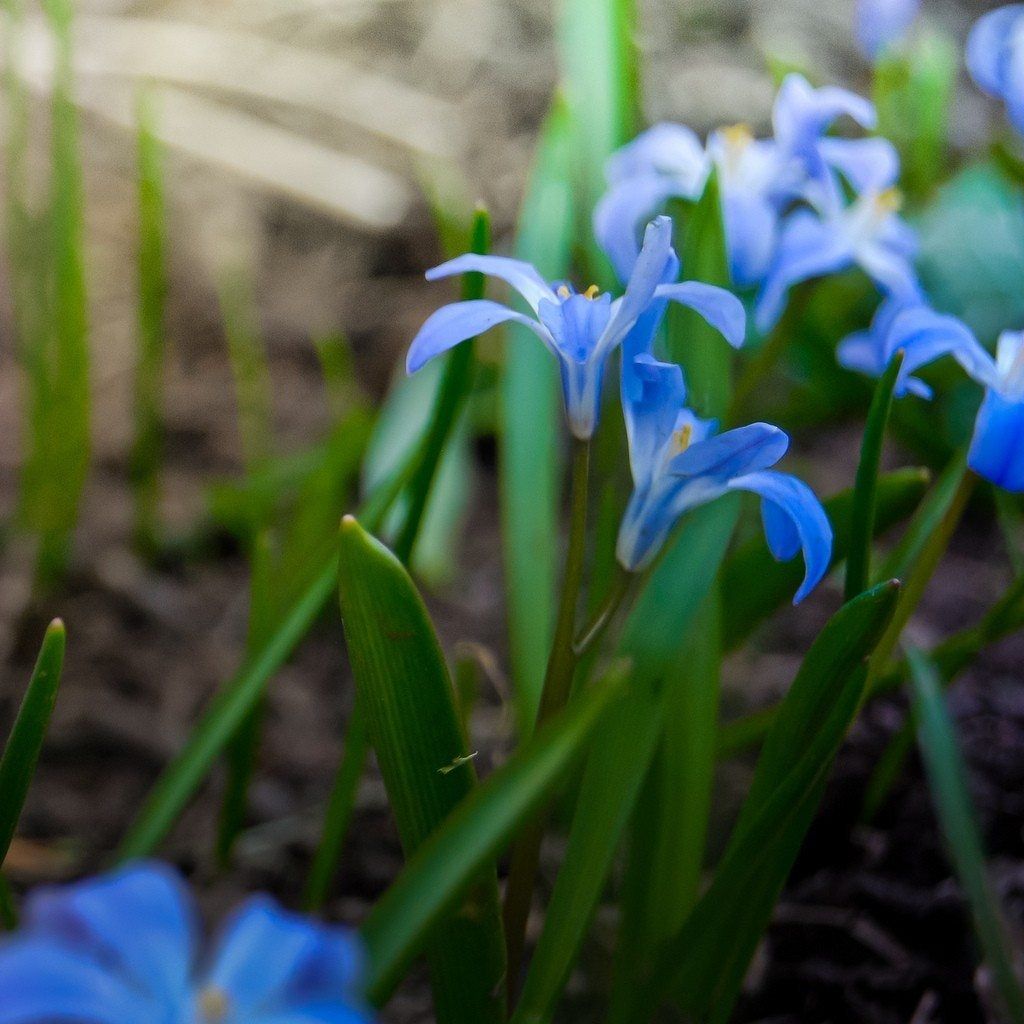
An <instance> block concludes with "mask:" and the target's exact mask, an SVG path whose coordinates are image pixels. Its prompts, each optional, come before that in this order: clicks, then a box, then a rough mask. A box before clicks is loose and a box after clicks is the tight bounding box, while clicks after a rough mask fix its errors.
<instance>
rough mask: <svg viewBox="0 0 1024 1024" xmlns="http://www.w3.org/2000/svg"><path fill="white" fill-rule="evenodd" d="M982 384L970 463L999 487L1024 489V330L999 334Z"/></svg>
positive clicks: (972, 467)
mask: <svg viewBox="0 0 1024 1024" xmlns="http://www.w3.org/2000/svg"><path fill="white" fill-rule="evenodd" d="M990 362H991V361H990ZM979 379H980V375H979ZM982 383H985V384H986V385H987V390H986V392H985V398H984V400H983V401H982V403H981V408H980V409H979V410H978V418H977V419H976V420H975V421H974V437H973V438H972V440H971V448H970V451H969V453H968V456H967V464H968V465H969V466H970V467H971V469H973V470H974V472H975V473H977V474H978V475H979V476H983V477H984V478H985V479H986V480H990V481H991V482H992V483H994V484H996V485H997V486H998V487H1002V488H1004V489H1005V490H1007V491H1024V331H1004V332H1003V333H1002V334H1001V335H1000V336H999V343H998V346H997V348H996V359H995V363H994V364H991V367H990V371H989V373H988V375H987V379H984V380H982Z"/></svg>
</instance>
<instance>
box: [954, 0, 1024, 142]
mask: <svg viewBox="0 0 1024 1024" xmlns="http://www.w3.org/2000/svg"><path fill="white" fill-rule="evenodd" d="M967 70H968V71H970V73H971V77H972V78H973V79H974V81H975V82H976V83H977V85H978V88H979V89H981V90H982V92H986V93H988V94H989V95H990V96H994V97H995V98H996V99H1000V100H1002V101H1003V102H1004V103H1005V104H1006V112H1007V114H1008V115H1009V118H1010V121H1011V122H1012V124H1013V126H1014V127H1015V128H1016V129H1017V131H1019V132H1024V4H1009V5H1008V6H1006V7H999V8H996V10H994V11H989V13H988V14H984V15H982V16H981V17H980V18H979V19H978V20H977V21H976V22H975V23H974V27H973V28H972V29H971V32H970V35H969V36H968V37H967Z"/></svg>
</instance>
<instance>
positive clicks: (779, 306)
mask: <svg viewBox="0 0 1024 1024" xmlns="http://www.w3.org/2000/svg"><path fill="white" fill-rule="evenodd" d="M852 263H853V249H852V247H851V244H850V239H849V238H848V237H847V236H846V235H845V234H844V232H842V231H841V230H837V226H836V225H835V224H834V223H829V222H827V221H823V220H821V219H820V218H818V217H817V216H815V214H813V213H811V212H810V211H809V210H798V211H796V212H795V213H793V214H790V216H789V217H787V219H786V221H785V222H784V223H783V227H782V234H781V236H780V238H779V246H778V249H777V251H776V254H775V259H774V260H773V262H772V266H771V268H770V269H769V271H768V277H767V278H766V280H765V283H764V285H763V287H762V289H761V294H760V295H759V296H758V299H757V305H756V311H755V318H754V319H755V323H756V324H757V328H758V330H759V331H761V332H762V333H763V332H766V331H768V330H770V329H771V328H772V327H774V326H775V324H776V323H777V322H778V320H779V317H780V316H781V315H782V311H783V309H784V308H785V304H786V296H787V295H788V294H789V289H790V288H792V287H793V286H794V285H796V284H799V283H800V282H802V281H807V280H810V279H811V278H813V277H821V276H822V275H824V274H831V273H836V272H837V271H840V270H845V269H846V268H847V267H849V266H850V265H851V264H852Z"/></svg>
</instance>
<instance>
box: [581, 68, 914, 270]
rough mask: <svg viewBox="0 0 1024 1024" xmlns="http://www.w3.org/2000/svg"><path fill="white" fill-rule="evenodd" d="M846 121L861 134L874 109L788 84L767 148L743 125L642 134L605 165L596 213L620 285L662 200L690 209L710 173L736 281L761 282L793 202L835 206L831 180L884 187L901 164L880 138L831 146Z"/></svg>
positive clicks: (801, 81)
mask: <svg viewBox="0 0 1024 1024" xmlns="http://www.w3.org/2000/svg"><path fill="white" fill-rule="evenodd" d="M843 116H849V117H851V118H852V119H853V120H854V121H855V122H857V123H858V124H859V125H861V126H862V127H864V128H870V127H873V126H874V123H875V111H874V108H873V106H872V105H871V103H869V102H868V101H867V100H865V99H863V98H862V97H860V96H857V95H855V94H854V93H851V92H847V91H846V90H845V89H839V88H835V87H832V86H826V87H824V88H820V89H815V88H813V87H812V86H811V85H810V84H809V83H808V82H807V80H806V79H805V78H803V77H802V76H801V75H797V74H791V75H789V76H787V78H786V79H785V81H784V82H783V83H782V86H781V87H780V89H779V92H778V95H777V96H776V99H775V104H774V107H773V111H772V125H773V129H774V132H775V137H774V138H773V139H755V138H754V136H753V135H752V134H751V132H750V130H749V129H748V128H746V127H745V126H743V125H735V126H733V127H731V128H723V129H720V130H719V131H716V132H712V133H711V135H710V136H709V137H708V143H707V148H706V150H702V149H701V146H700V143H699V141H698V139H697V136H696V135H695V134H694V133H693V132H692V131H690V129H688V128H684V127H681V126H679V125H670V124H660V125H656V126H655V127H653V128H651V129H649V130H648V131H646V132H644V133H643V134H641V135H639V136H638V137H637V138H636V139H635V140H634V141H633V142H631V143H630V144H629V145H627V146H625V147H623V148H622V149H621V150H620V151H619V152H618V153H616V154H615V155H614V156H613V157H612V158H611V159H610V160H609V162H608V166H607V176H608V182H609V189H608V191H607V192H606V193H605V195H604V196H603V197H602V198H601V200H600V202H599V203H598V205H597V208H596V210H595V212H594V233H595V235H596V237H597V239H598V241H599V242H600V243H601V245H602V247H603V248H604V249H605V251H606V252H607V253H608V255H609V258H610V259H611V260H612V264H613V265H614V267H615V269H616V272H617V273H618V275H619V277H620V278H621V279H623V280H625V279H626V277H627V276H628V275H629V273H630V272H631V268H632V265H633V263H634V262H635V260H636V257H637V253H638V251H639V248H638V237H639V228H640V225H641V224H642V223H643V222H644V221H645V220H646V219H647V218H648V217H650V216H651V215H652V214H653V213H655V212H656V211H657V210H659V209H660V208H661V207H662V206H663V205H664V203H665V202H667V201H668V200H669V199H673V198H676V199H685V200H690V201H692V200H695V199H697V198H699V196H700V195H701V193H702V192H703V189H704V185H705V182H706V180H707V175H708V173H709V171H710V170H711V168H714V169H715V171H716V173H717V175H718V183H719V187H720V189H721V196H722V213H723V220H724V227H725V236H726V244H727V247H728V251H729V263H730V269H731V272H732V277H733V280H734V281H735V283H736V284H737V285H739V286H740V287H747V286H752V285H755V284H757V283H759V282H760V281H761V280H762V279H763V278H764V275H765V273H766V272H767V270H768V268H769V266H770V264H771V261H772V257H773V254H774V251H775V246H776V244H777V240H778V234H779V223H780V219H781V217H782V216H783V214H784V213H785V212H786V211H787V210H788V209H789V208H790V207H791V206H792V204H793V203H794V202H798V201H806V202H809V203H812V204H814V205H815V206H822V205H826V204H828V205H835V204H837V203H839V202H840V201H841V199H842V184H841V182H840V181H839V180H838V178H837V173H838V174H840V175H842V176H843V178H844V179H845V180H846V181H847V182H848V184H849V185H850V186H851V187H852V188H853V189H854V190H855V191H860V190H861V189H862V188H863V187H865V186H866V185H867V184H870V185H872V186H876V187H879V186H880V187H884V186H887V185H891V184H892V183H893V182H895V180H896V176H897V173H898V168H899V161H898V157H897V155H896V151H895V149H894V148H893V147H892V146H891V145H890V144H889V143H888V142H886V141H885V140H883V139H840V138H829V137H827V136H826V134H825V133H826V132H827V131H828V130H829V129H830V127H831V126H832V124H833V123H834V122H835V121H836V120H837V119H838V118H840V117H843Z"/></svg>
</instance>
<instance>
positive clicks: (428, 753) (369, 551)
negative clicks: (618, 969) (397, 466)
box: [338, 516, 505, 1024]
mask: <svg viewBox="0 0 1024 1024" xmlns="http://www.w3.org/2000/svg"><path fill="white" fill-rule="evenodd" d="M338 579H339V586H340V595H341V614H342V621H343V623H344V626H345V638H346V641H347V643H348V653H349V658H350V660H351V663H352V674H353V676H354V678H355V682H356V690H357V693H358V699H359V701H360V702H361V703H362V706H363V708H364V710H365V713H366V716H367V727H368V732H369V736H370V742H371V743H372V745H373V748H374V751H375V752H376V755H377V763H378V765H379V766H380V771H381V775H382V776H383V778H384V785H385V787H386V789H387V792H388V799H389V802H390V804H391V808H392V811H393V812H394V816H395V820H396V822H397V824H398V832H399V836H400V838H401V840H402V847H403V849H404V850H405V853H406V856H407V857H408V856H412V855H413V854H414V853H415V852H416V850H417V849H418V848H419V847H420V846H422V844H423V843H424V842H425V841H426V840H427V838H428V837H429V836H430V835H431V833H433V832H434V831H435V830H436V829H437V828H438V826H439V825H440V824H441V822H442V821H443V820H444V819H445V818H446V817H447V816H448V815H449V814H450V813H451V811H452V810H453V809H454V808H455V806H456V805H457V804H458V803H459V802H460V801H462V800H463V799H464V798H465V797H466V796H468V795H469V793H470V792H471V791H472V790H473V789H474V787H475V786H476V772H475V771H474V769H473V764H472V760H471V759H470V757H469V750H468V749H467V747H466V739H465V736H464V735H463V733H462V728H461V724H460V721H459V715H458V711H457V710H456V707H455V699H454V691H453V689H452V685H451V680H450V678H449V676H448V669H447V666H446V665H445V661H444V656H443V654H442V652H441V648H440V646H439V644H438V641H437V637H436V635H435V634H434V630H433V627H432V625H431V623H430V619H429V617H428V615H427V611H426V608H425V607H424V605H423V602H422V600H421V599H420V596H419V594H418V593H417V592H416V589H415V587H414V585H413V583H412V580H411V579H410V578H409V575H408V573H407V572H406V570H405V569H404V568H403V567H402V564H401V562H399V560H398V559H397V558H396V557H395V556H394V555H393V554H392V553H391V552H390V551H388V550H387V548H385V547H384V546H383V545H382V544H380V543H379V542H378V541H376V540H374V539H373V538H372V537H371V536H370V535H369V534H367V533H366V532H365V531H364V530H363V528H362V527H361V526H360V525H359V524H358V523H357V522H356V521H355V519H353V518H352V517H348V516H347V517H346V518H345V519H344V521H343V522H342V526H341V542H340V561H339V571H338ZM427 958H428V960H429V962H430V966H431V978H432V983H433V988H434V1006H435V1012H436V1014H437V1019H438V1020H439V1021H442V1022H461V1021H465V1022H474V1024H477V1022H485V1021H495V1022H497V1021H500V1020H503V1019H504V1005H503V1002H502V995H501V993H502V982H503V979H504V974H505V949H504V940H503V936H502V930H501V923H500V915H499V909H498V885H497V879H496V876H495V871H494V866H493V864H492V865H490V866H489V867H484V868H481V869H480V871H479V874H478V877H477V879H476V883H475V885H474V886H473V893H472V895H471V896H470V897H469V899H468V902H467V903H466V905H465V906H463V908H462V909H461V910H460V911H459V913H457V914H454V915H452V916H450V917H448V918H445V919H444V920H443V921H442V922H440V923H439V924H438V925H437V928H436V930H435V931H434V932H433V934H432V935H431V938H430V942H429V946H428V953H427Z"/></svg>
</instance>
